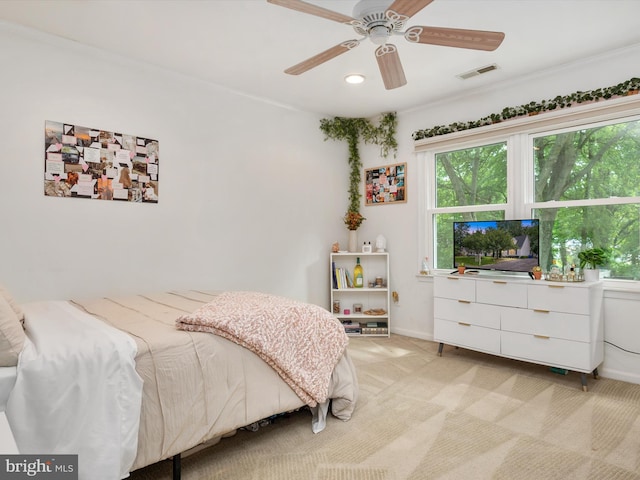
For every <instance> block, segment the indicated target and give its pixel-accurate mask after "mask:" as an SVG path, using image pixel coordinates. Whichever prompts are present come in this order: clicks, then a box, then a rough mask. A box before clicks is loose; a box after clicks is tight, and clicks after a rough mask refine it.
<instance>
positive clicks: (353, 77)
mask: <svg viewBox="0 0 640 480" xmlns="http://www.w3.org/2000/svg"><path fill="white" fill-rule="evenodd" d="M364 79H365V76H364V75H362V74H360V73H350V74H349V75H347V76H346V77H344V81H345V82H347V83H349V84H351V85H357V84H359V83H362V82H364Z"/></svg>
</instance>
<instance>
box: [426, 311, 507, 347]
mask: <svg viewBox="0 0 640 480" xmlns="http://www.w3.org/2000/svg"><path fill="white" fill-rule="evenodd" d="M433 337H434V340H435V341H436V342H442V343H446V344H449V345H457V346H460V347H467V348H470V349H473V350H479V351H482V352H486V353H494V354H495V353H498V354H499V353H500V330H495V329H493V328H485V327H478V326H476V325H471V324H469V323H466V322H463V321H462V322H452V321H449V320H442V319H439V318H436V319H435V320H434V323H433Z"/></svg>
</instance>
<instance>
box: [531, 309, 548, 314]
mask: <svg viewBox="0 0 640 480" xmlns="http://www.w3.org/2000/svg"><path fill="white" fill-rule="evenodd" d="M533 311H534V312H537V313H549V310H540V309H539V308H534V309H533Z"/></svg>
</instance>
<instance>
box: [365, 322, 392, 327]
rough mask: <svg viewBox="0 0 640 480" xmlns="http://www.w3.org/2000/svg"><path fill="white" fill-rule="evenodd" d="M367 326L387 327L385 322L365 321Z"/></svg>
mask: <svg viewBox="0 0 640 480" xmlns="http://www.w3.org/2000/svg"><path fill="white" fill-rule="evenodd" d="M366 326H367V327H369V328H387V322H367V324H366Z"/></svg>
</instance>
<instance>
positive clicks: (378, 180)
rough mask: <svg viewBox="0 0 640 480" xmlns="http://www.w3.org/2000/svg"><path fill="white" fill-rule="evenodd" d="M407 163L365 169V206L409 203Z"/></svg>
mask: <svg viewBox="0 0 640 480" xmlns="http://www.w3.org/2000/svg"><path fill="white" fill-rule="evenodd" d="M406 170H407V164H406V163H397V164H395V165H384V166H382V167H374V168H370V169H365V171H364V191H365V202H364V204H365V205H385V204H390V203H402V202H406V201H407V190H406V178H405V175H406Z"/></svg>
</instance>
